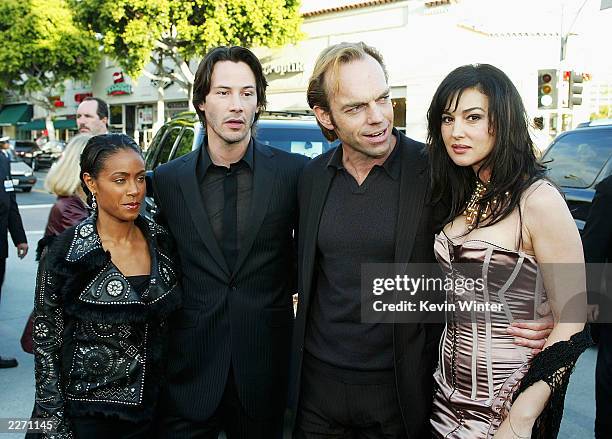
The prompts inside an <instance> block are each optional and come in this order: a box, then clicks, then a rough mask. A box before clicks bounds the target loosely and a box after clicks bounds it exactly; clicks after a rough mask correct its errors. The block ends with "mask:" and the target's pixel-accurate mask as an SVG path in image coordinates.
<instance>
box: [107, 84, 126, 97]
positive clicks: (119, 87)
mask: <svg viewBox="0 0 612 439" xmlns="http://www.w3.org/2000/svg"><path fill="white" fill-rule="evenodd" d="M106 94H107V95H109V96H117V95H131V94H132V86H131V85H130V84H126V83H125V82H119V83H117V84H113V85H111V86H110V87H108V88H107V89H106Z"/></svg>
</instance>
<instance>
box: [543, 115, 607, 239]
mask: <svg viewBox="0 0 612 439" xmlns="http://www.w3.org/2000/svg"><path fill="white" fill-rule="evenodd" d="M542 161H543V162H544V163H545V164H546V165H547V166H548V168H549V173H548V176H549V178H550V179H551V180H552V181H553V182H554V183H555V184H557V185H558V186H559V187H560V188H561V189H562V190H563V192H564V193H565V199H566V201H567V204H568V206H569V208H570V211H571V213H572V216H573V217H574V220H575V221H576V224H577V225H578V229H579V230H580V231H582V229H583V227H584V223H585V221H586V219H587V216H588V214H589V210H590V208H591V201H592V200H593V196H594V195H595V186H596V185H597V183H599V182H600V181H601V180H603V179H604V178H606V177H607V176H608V175H610V174H612V124H608V125H602V124H597V123H595V124H589V125H588V126H585V125H583V126H581V127H579V128H577V129H575V130H572V131H566V132H564V133H562V134H560V135H559V136H558V137H557V138H556V139H555V140H554V141H553V143H552V144H551V145H550V147H549V148H548V149H547V150H546V153H545V154H544V156H543V157H542Z"/></svg>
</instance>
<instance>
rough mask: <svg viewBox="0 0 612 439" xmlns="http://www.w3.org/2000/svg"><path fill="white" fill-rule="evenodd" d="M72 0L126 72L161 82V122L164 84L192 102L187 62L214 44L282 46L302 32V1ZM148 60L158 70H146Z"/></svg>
mask: <svg viewBox="0 0 612 439" xmlns="http://www.w3.org/2000/svg"><path fill="white" fill-rule="evenodd" d="M70 1H71V2H72V4H73V6H74V8H75V14H76V17H77V19H78V20H79V21H80V22H81V23H82V24H83V25H84V26H89V29H91V30H92V31H93V32H95V33H97V34H100V35H101V36H102V41H103V44H104V49H105V52H106V53H107V54H109V55H110V56H111V57H112V58H114V59H116V60H117V61H118V63H119V65H120V66H121V67H122V68H123V69H124V71H125V72H126V73H127V74H128V75H130V76H131V77H132V78H137V77H139V76H140V75H141V74H142V75H144V76H146V77H148V78H149V79H151V80H153V81H157V83H158V85H159V86H158V94H159V96H158V121H157V122H158V123H160V122H162V121H163V85H165V84H168V83H169V82H170V81H173V82H175V83H176V84H177V85H179V86H180V87H181V88H183V89H184V90H186V91H187V94H188V96H189V102H190V103H191V96H192V90H193V80H194V72H192V71H191V68H190V66H189V61H190V60H192V59H194V58H197V57H202V56H204V54H205V53H206V52H207V51H208V50H209V49H210V48H212V47H215V46H219V45H224V44H232V45H241V46H244V47H252V46H269V47H278V46H282V45H284V44H287V43H290V42H295V41H297V40H298V39H299V38H301V37H302V34H301V32H300V30H299V27H300V24H301V17H300V15H299V11H298V9H299V0H70ZM149 62H151V63H152V64H153V66H154V71H148V70H145V66H146V65H147V64H148V63H149ZM159 101H161V103H162V105H160V102H159ZM160 109H161V113H162V114H161V115H160Z"/></svg>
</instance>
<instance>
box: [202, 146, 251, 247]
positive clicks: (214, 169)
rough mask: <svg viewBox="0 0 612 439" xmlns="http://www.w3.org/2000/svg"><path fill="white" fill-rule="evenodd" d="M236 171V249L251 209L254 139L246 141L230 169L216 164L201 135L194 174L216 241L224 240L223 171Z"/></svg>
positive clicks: (224, 174) (225, 172) (242, 236)
mask: <svg viewBox="0 0 612 439" xmlns="http://www.w3.org/2000/svg"><path fill="white" fill-rule="evenodd" d="M230 169H231V172H236V178H237V203H236V207H237V209H236V210H237V224H238V249H240V244H241V242H242V240H243V238H244V233H245V231H246V228H247V223H248V219H249V213H250V209H251V198H252V195H253V169H254V162H253V139H251V141H250V142H249V146H248V147H247V150H246V152H245V154H244V156H243V157H242V159H240V160H239V161H238V162H236V163H232V164H231V165H230V168H227V167H225V166H218V165H215V164H214V163H213V162H212V160H211V159H210V154H209V152H208V141H207V139H206V138H204V142H203V143H202V153H201V154H200V161H199V163H198V166H197V177H198V183H199V185H200V195H201V196H202V202H203V203H204V208H205V209H206V213H207V214H208V219H209V221H210V225H211V226H212V230H213V233H214V235H215V238H216V239H217V242H218V243H219V244H221V241H222V239H223V207H224V205H225V199H224V190H223V182H224V180H225V178H226V174H227V173H228V172H229V171H230Z"/></svg>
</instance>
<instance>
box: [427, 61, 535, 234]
mask: <svg viewBox="0 0 612 439" xmlns="http://www.w3.org/2000/svg"><path fill="white" fill-rule="evenodd" d="M471 88H474V89H476V90H478V91H479V92H481V93H482V94H484V95H485V96H486V97H487V99H488V103H489V105H488V119H489V132H490V133H492V134H493V135H494V136H495V141H494V143H493V149H492V150H491V153H490V154H489V155H488V156H487V157H486V158H485V159H484V161H483V163H482V165H481V166H480V169H490V170H491V181H490V184H489V187H488V189H487V192H486V194H485V196H484V197H483V198H482V200H481V206H480V207H479V213H478V215H477V217H476V218H477V221H476V226H478V225H479V222H480V217H481V215H480V214H481V212H482V210H483V209H484V207H483V206H485V204H486V203H487V202H492V201H493V200H503V202H502V203H491V206H492V210H491V214H490V215H487V216H488V217H489V219H488V220H487V225H493V224H496V223H497V222H499V221H501V220H502V219H504V218H505V217H507V216H508V215H510V213H512V211H513V210H514V209H515V208H517V207H519V201H520V198H521V195H522V194H523V193H524V192H525V190H526V189H527V188H528V187H529V186H530V185H531V184H533V183H534V182H535V181H536V180H539V179H542V178H544V176H545V171H546V168H545V167H544V166H543V165H542V164H541V163H540V162H539V161H538V159H537V157H536V154H535V147H534V144H533V141H532V139H531V137H530V136H529V129H528V125H529V122H528V118H527V113H526V111H525V106H524V105H523V101H522V100H521V95H520V94H519V92H518V90H517V89H516V87H515V86H514V84H513V83H512V81H511V80H510V78H508V76H507V75H506V74H505V73H504V72H502V71H501V70H500V69H498V68H497V67H494V66H492V65H490V64H469V65H465V66H461V67H458V68H456V69H455V70H453V71H452V72H450V73H449V74H448V75H447V76H446V78H444V79H443V80H442V83H441V84H440V85H439V86H438V89H437V90H436V92H435V94H434V96H433V98H432V100H431V105H430V106H429V110H428V112H427V126H428V135H427V143H428V147H429V153H430V164H431V180H432V191H433V199H434V201H439V200H441V199H446V201H447V202H448V203H450V211H449V212H448V214H447V217H446V218H445V219H444V221H443V223H444V224H446V223H448V222H450V221H451V220H453V219H454V218H456V217H457V216H459V215H460V214H461V213H462V212H463V210H464V209H465V207H466V205H467V203H468V201H469V199H470V197H471V195H472V192H473V191H474V188H475V185H476V176H475V175H474V171H473V169H472V168H471V167H469V166H467V167H465V166H458V165H456V164H455V163H454V162H453V161H452V160H451V158H450V157H449V155H448V153H447V151H446V147H445V145H444V139H443V138H442V116H443V114H444V112H446V111H449V110H453V111H454V109H456V107H457V105H458V103H459V100H460V99H461V95H462V94H463V92H464V91H465V90H468V89H471ZM480 169H479V170H480ZM444 224H439V225H444Z"/></svg>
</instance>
